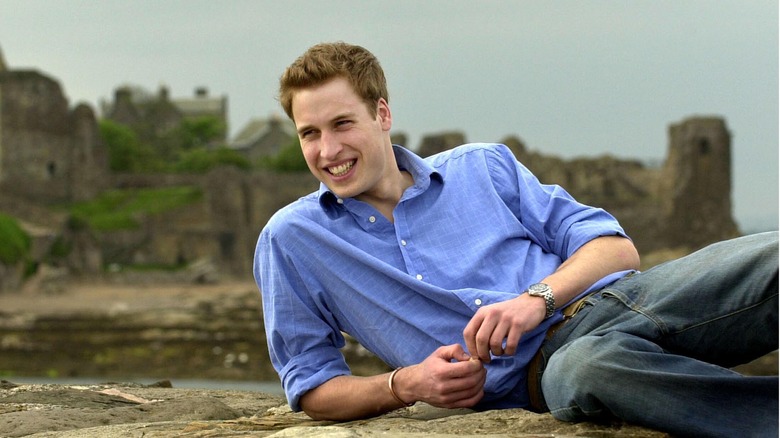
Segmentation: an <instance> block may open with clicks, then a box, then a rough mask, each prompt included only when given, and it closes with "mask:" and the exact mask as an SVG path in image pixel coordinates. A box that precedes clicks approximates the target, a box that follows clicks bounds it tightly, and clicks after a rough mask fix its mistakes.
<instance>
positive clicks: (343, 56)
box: [279, 41, 390, 119]
mask: <svg viewBox="0 0 780 438" xmlns="http://www.w3.org/2000/svg"><path fill="white" fill-rule="evenodd" d="M336 77H343V78H344V79H346V80H348V81H349V83H350V84H351V85H352V88H353V89H354V90H355V93H357V95H358V96H360V98H361V99H363V101H364V102H365V103H366V106H368V111H369V113H370V114H371V115H372V116H376V103H377V101H379V98H384V99H385V101H388V102H389V100H390V98H389V96H388V93H387V81H386V80H385V73H384V71H383V70H382V67H381V66H380V65H379V60H378V59H376V57H375V56H374V55H373V54H372V53H371V52H369V51H368V50H366V49H365V48H363V47H360V46H355V45H352V44H347V43H344V42H341V41H339V42H335V43H321V44H317V45H315V46H312V47H310V48H309V50H307V51H306V52H305V53H304V54H303V55H301V56H300V57H299V58H298V59H296V60H295V62H293V63H292V64H291V65H290V66H289V67H287V70H285V71H284V74H283V75H282V77H281V78H280V79H279V102H280V103H281V104H282V108H283V109H284V112H285V113H287V116H288V117H290V119H293V113H292V100H293V96H294V95H295V93H296V92H297V91H299V90H301V89H303V88H309V87H314V86H317V85H320V84H323V83H325V82H327V81H329V80H331V79H333V78H336Z"/></svg>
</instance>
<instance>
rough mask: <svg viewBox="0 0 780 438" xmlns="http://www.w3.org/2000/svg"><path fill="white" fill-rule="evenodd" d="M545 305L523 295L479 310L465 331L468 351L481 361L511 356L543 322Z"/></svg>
mask: <svg viewBox="0 0 780 438" xmlns="http://www.w3.org/2000/svg"><path fill="white" fill-rule="evenodd" d="M544 315H545V302H544V300H543V299H541V298H539V297H532V296H529V295H528V294H522V295H520V296H518V297H517V298H513V299H511V300H507V301H503V302H501V303H496V304H491V305H489V306H485V307H482V308H480V309H479V310H478V311H477V313H476V314H475V315H474V317H473V318H471V321H469V323H468V325H466V328H465V329H464V330H463V338H464V339H465V341H466V348H468V350H469V352H470V353H471V355H472V356H474V357H477V358H479V359H480V360H481V361H482V362H484V363H488V362H490V353H491V352H492V353H493V355H495V356H502V355H507V356H511V355H514V354H515V352H517V345H518V344H519V343H520V338H521V337H522V336H523V334H525V333H527V332H529V331H531V330H533V329H535V328H536V327H537V326H538V325H539V323H541V322H542V320H544Z"/></svg>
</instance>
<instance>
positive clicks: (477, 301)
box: [474, 298, 482, 306]
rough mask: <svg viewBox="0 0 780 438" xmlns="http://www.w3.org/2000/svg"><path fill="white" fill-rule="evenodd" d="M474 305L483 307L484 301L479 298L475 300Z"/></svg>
mask: <svg viewBox="0 0 780 438" xmlns="http://www.w3.org/2000/svg"><path fill="white" fill-rule="evenodd" d="M474 304H476V305H477V306H481V305H482V300H480V299H479V298H477V299H476V300H474Z"/></svg>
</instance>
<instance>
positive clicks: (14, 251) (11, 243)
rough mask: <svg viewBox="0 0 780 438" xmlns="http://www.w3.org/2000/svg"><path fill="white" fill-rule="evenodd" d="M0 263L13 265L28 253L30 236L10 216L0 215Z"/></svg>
mask: <svg viewBox="0 0 780 438" xmlns="http://www.w3.org/2000/svg"><path fill="white" fill-rule="evenodd" d="M0 242H2V244H0V262H2V263H5V264H6V265H13V264H15V263H17V262H19V261H22V260H24V259H25V258H26V257H27V255H28V253H29V252H30V245H31V239H30V236H29V235H28V234H27V233H26V232H25V231H24V230H23V229H22V227H20V226H19V223H18V222H17V221H16V219H14V218H13V217H11V216H8V215H6V214H3V213H0Z"/></svg>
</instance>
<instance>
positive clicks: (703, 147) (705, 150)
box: [699, 138, 710, 155]
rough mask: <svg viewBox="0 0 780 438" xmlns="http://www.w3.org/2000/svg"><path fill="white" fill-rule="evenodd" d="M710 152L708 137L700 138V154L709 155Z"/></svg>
mask: <svg viewBox="0 0 780 438" xmlns="http://www.w3.org/2000/svg"><path fill="white" fill-rule="evenodd" d="M709 153H710V142H709V141H708V140H707V139H706V138H700V139H699V154H701V155H707V154H709Z"/></svg>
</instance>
